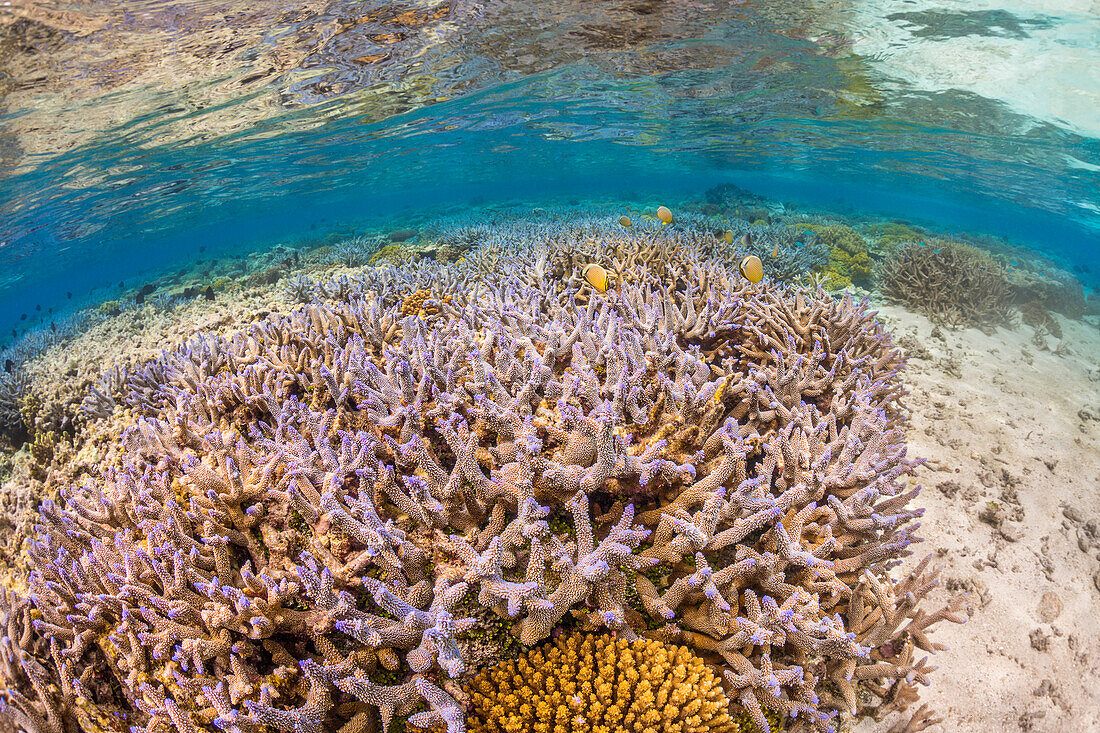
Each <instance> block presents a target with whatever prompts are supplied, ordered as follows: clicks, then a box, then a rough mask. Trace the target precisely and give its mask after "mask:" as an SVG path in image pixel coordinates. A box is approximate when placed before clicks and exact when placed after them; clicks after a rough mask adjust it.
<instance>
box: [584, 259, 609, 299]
mask: <svg viewBox="0 0 1100 733" xmlns="http://www.w3.org/2000/svg"><path fill="white" fill-rule="evenodd" d="M581 275H582V276H583V277H584V279H585V281H586V282H587V283H588V284H589V285H591V286H592V287H594V288H595V289H596V290H599V291H600V292H601V293H606V292H607V289H608V288H609V287H611V278H609V277H608V276H607V270H605V269H603V268H602V267H600V266H599V265H597V264H595V263H591V264H588V265H585V266H584V270H583V271H581Z"/></svg>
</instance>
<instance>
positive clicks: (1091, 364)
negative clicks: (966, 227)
mask: <svg viewBox="0 0 1100 733" xmlns="http://www.w3.org/2000/svg"><path fill="white" fill-rule="evenodd" d="M1055 317H1056V318H1058V319H1059V321H1060V325H1061V326H1062V328H1063V335H1064V336H1065V341H1066V342H1067V343H1069V344H1072V345H1071V346H1069V347H1068V352H1067V353H1062V354H1057V353H1054V352H1053V351H1052V350H1051V349H1052V348H1054V344H1053V343H1052V344H1049V345H1048V348H1045V349H1041V348H1039V347H1037V346H1036V343H1035V339H1034V333H1035V332H1034V329H1032V328H1031V327H1030V326H1026V325H1019V326H1017V327H1015V328H1010V329H1006V328H999V329H997V330H996V332H994V333H993V334H985V333H983V332H981V331H979V330H977V329H962V330H947V329H939V328H936V327H935V326H934V325H933V324H932V323H930V322H929V320H928V319H927V318H925V317H924V316H921V315H919V314H916V313H912V312H911V311H908V310H906V309H904V308H902V307H899V306H893V305H886V306H883V307H882V309H881V318H882V320H883V321H884V323H885V324H886V325H887V327H888V329H889V330H890V331H891V332H893V333H894V335H895V336H896V337H897V338H899V339H900V341H901V343H902V344H903V345H904V346H905V347H906V348H907V349H908V350H909V352H910V361H909V364H908V367H907V369H906V382H907V384H908V385H909V391H910V395H909V397H908V399H907V402H908V405H909V408H910V410H911V411H912V427H911V429H910V431H909V435H908V438H909V450H910V454H911V455H914V456H920V457H923V458H926V459H927V463H926V464H925V469H924V470H923V471H921V472H920V474H919V476H918V477H917V478H918V480H919V482H920V483H921V484H922V485H923V486H924V490H923V491H922V492H921V494H920V496H919V497H918V500H917V503H918V504H920V505H921V506H924V507H925V508H926V512H925V515H924V517H923V518H922V520H921V522H922V524H921V530H920V532H919V533H918V534H920V535H921V536H922V537H924V540H925V541H924V543H923V545H918V546H916V547H914V548H913V550H914V554H913V557H914V558H919V557H923V555H924V554H925V553H927V552H932V553H934V554H935V556H936V561H937V562H939V563H940V564H942V565H943V566H944V573H943V578H944V581H945V582H944V586H943V587H942V588H941V589H940V590H939V591H938V593H939V595H940V597H941V598H946V597H947V596H949V595H950V594H951V593H953V592H957V591H959V590H966V591H969V592H970V594H971V597H970V604H969V610H968V613H969V615H970V620H969V622H968V623H966V624H963V625H954V624H944V625H942V626H939V627H937V631H936V634H935V641H936V642H937V643H941V644H945V645H946V646H947V647H948V649H945V650H944V651H941V652H939V653H938V654H936V655H935V658H934V659H933V660H932V661H933V663H934V664H936V665H937V666H938V667H939V669H938V670H937V671H936V673H935V675H934V678H933V681H932V685H931V687H929V688H926V689H925V690H923V691H922V693H921V701H922V702H923V703H928V704H929V705H930V706H931V707H932V708H934V709H935V710H936V713H937V715H938V716H939V717H941V718H942V719H943V723H941V724H939V725H937V726H934V727H932V728H930V729H929V730H943V731H959V732H962V731H967V732H969V731H973V732H975V733H977V732H978V731H993V730H1003V731H1012V730H1017V729H1019V730H1025V731H1068V730H1074V731H1097V730H1100V688H1097V686H1096V685H1095V684H1094V682H1095V680H1096V679H1097V676H1098V675H1100V624H1098V623H1097V620H1096V605H1097V603H1098V602H1100V362H1098V360H1097V355H1098V354H1100V329H1097V328H1096V327H1094V326H1092V325H1089V324H1088V323H1086V322H1083V321H1074V320H1070V319H1066V318H1062V317H1060V316H1055ZM880 729H881V727H880V725H879V724H875V723H873V722H870V721H867V722H864V723H863V724H861V725H860V726H859V727H858V728H857V730H859V731H863V732H866V733H870V731H875V730H880Z"/></svg>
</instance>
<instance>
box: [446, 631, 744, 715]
mask: <svg viewBox="0 0 1100 733" xmlns="http://www.w3.org/2000/svg"><path fill="white" fill-rule="evenodd" d="M469 689H470V691H471V694H470V700H471V708H472V709H471V712H470V714H469V717H468V723H467V727H468V730H469V731H470V733H521V732H522V731H532V732H533V733H551V732H552V731H559V730H570V731H577V732H578V733H581V732H582V731H601V730H607V731H612V730H621V731H655V730H663V731H675V732H676V733H707V732H712V733H738V731H739V730H740V726H738V725H737V723H736V722H734V720H733V718H732V717H731V716H730V713H729V708H730V701H729V700H728V699H727V698H726V695H725V693H724V692H723V691H722V684H721V681H720V680H719V678H718V677H717V676H715V674H714V673H713V672H712V671H711V669H710V668H709V667H707V665H706V663H705V662H704V661H703V660H702V659H701V658H699V657H698V656H696V655H695V654H693V653H692V652H691V650H689V649H687V648H685V647H682V646H672V645H669V644H662V643H661V642H658V641H653V640H641V639H639V640H635V641H634V642H627V641H626V640H625V639H618V640H615V639H612V638H611V637H609V636H606V635H598V636H597V635H592V634H584V635H581V634H572V635H568V636H561V637H559V638H558V639H557V640H556V641H555V642H554V643H553V644H552V645H549V646H546V647H539V648H536V649H534V650H532V651H530V652H528V653H527V654H525V655H524V656H522V657H520V659H518V660H516V661H509V662H505V663H502V664H500V665H497V666H495V667H493V668H491V669H488V670H486V671H484V672H482V673H481V674H479V675H478V676H477V677H476V678H474V680H473V681H472V682H471V683H470V684H469Z"/></svg>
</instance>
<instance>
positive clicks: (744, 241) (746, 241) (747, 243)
mask: <svg viewBox="0 0 1100 733" xmlns="http://www.w3.org/2000/svg"><path fill="white" fill-rule="evenodd" d="M741 246H742V247H751V246H752V237H751V236H749V233H748V232H745V233H744V234H742V235H741Z"/></svg>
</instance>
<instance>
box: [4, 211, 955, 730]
mask: <svg viewBox="0 0 1100 733" xmlns="http://www.w3.org/2000/svg"><path fill="white" fill-rule="evenodd" d="M666 229H667V231H662V230H660V229H658V228H657V227H656V226H652V227H650V226H647V225H639V226H638V227H637V231H636V232H631V233H629V234H625V235H624V234H623V233H622V232H621V231H620V230H621V227H620V228H616V227H615V226H613V225H609V224H608V222H606V221H594V220H593V221H575V222H573V223H571V224H570V225H569V226H559V225H554V226H549V225H544V224H539V223H532V224H527V225H524V226H515V227H512V228H511V229H510V230H508V231H506V232H505V233H504V234H500V233H497V234H495V235H493V236H492V237H487V238H486V239H485V240H483V241H482V242H481V243H480V244H479V246H478V247H477V248H476V249H474V250H472V251H470V252H469V253H468V254H467V256H466V257H465V259H464V261H463V262H461V263H458V264H454V265H446V264H442V263H437V262H430V261H419V262H417V263H416V264H415V265H412V264H399V265H397V266H392V265H386V266H384V267H380V268H372V269H368V270H365V271H363V272H361V273H357V274H352V275H341V276H339V277H337V278H333V279H331V280H329V281H325V282H320V283H314V282H313V281H311V280H306V279H304V278H303V279H302V280H300V281H299V282H298V290H299V292H300V293H301V296H300V297H301V298H302V299H306V298H308V300H309V301H310V302H309V303H308V304H307V305H305V306H303V307H301V308H299V309H298V310H296V311H294V312H293V313H290V314H287V315H280V314H272V315H268V316H266V317H265V318H263V319H262V320H260V321H258V322H256V323H254V324H253V325H251V326H250V327H248V328H246V329H244V330H241V331H240V332H238V333H235V334H230V335H226V336H212V335H201V336H199V337H196V338H195V339H193V340H192V341H190V342H188V343H187V344H185V345H184V346H182V347H180V348H178V349H174V350H169V351H166V352H164V353H163V354H162V355H161V356H160V357H158V358H156V359H153V360H151V361H149V362H147V363H145V364H140V365H135V366H132V367H127V368H119V369H116V370H113V371H112V372H111V373H109V374H108V375H106V376H105V378H104V380H103V381H102V382H101V383H100V385H98V386H97V388H96V390H95V391H94V392H93V394H92V396H91V397H90V399H89V401H88V402H86V406H87V411H88V414H89V416H92V415H94V416H95V417H96V418H98V420H97V423H96V424H97V425H99V427H98V428H97V429H99V430H101V434H102V435H103V436H105V437H104V442H103V446H104V448H103V453H102V455H99V456H97V457H96V460H95V461H94V462H89V464H88V465H87V467H86V470H85V472H84V474H83V475H82V477H81V478H80V480H79V481H74V482H73V483H71V484H70V485H68V486H65V487H64V488H63V489H62V491H61V492H60V493H59V495H58V497H57V499H56V500H47V501H45V502H43V504H42V505H41V508H40V511H39V516H38V525H37V527H36V530H35V535H34V537H33V538H32V539H31V542H30V543H29V550H28V558H27V560H28V561H29V564H30V567H31V572H30V575H29V579H28V588H27V590H26V592H23V591H20V594H19V597H18V598H16V599H15V600H14V601H10V602H9V604H8V605H9V606H10V607H12V608H16V609H17V612H16V616H10V614H9V616H10V617H13V618H14V617H17V618H18V619H20V620H19V621H18V624H23V627H19V628H17V635H18V638H19V639H20V647H19V648H20V649H22V650H23V651H22V652H21V653H20V654H19V655H17V658H18V659H19V660H20V661H19V668H20V669H21V670H24V671H11V670H9V671H7V672H5V674H9V678H8V680H9V681H10V686H11V689H13V690H17V691H18V692H19V694H20V695H22V696H23V697H22V698H20V699H19V700H18V701H14V698H11V699H8V700H6V701H5V702H6V703H7V704H8V705H16V704H18V705H19V709H20V710H23V711H24V712H23V713H22V714H23V715H24V716H25V717H27V719H28V720H31V717H30V713H28V712H26V711H32V712H34V713H35V714H37V715H38V716H39V717H40V718H41V720H42V721H43V722H42V724H41V725H40V724H39V722H38V719H33V720H32V722H31V723H27V724H25V725H26V726H29V727H30V729H31V730H32V731H34V733H37V731H39V730H43V731H44V730H51V731H56V730H60V728H57V725H55V724H54V722H51V721H60V723H58V725H62V726H63V727H64V728H72V727H73V726H74V725H77V724H79V725H80V727H83V728H84V729H86V730H92V729H93V727H89V726H90V725H91V722H88V721H83V722H81V721H82V718H81V716H85V717H87V716H89V715H92V712H90V711H95V713H94V714H95V715H96V716H97V717H96V720H95V721H93V722H94V725H95V727H94V729H96V730H104V731H124V730H130V729H131V728H132V727H136V728H137V729H139V730H141V729H144V730H146V731H148V732H149V733H161V731H164V730H166V729H167V728H169V727H172V728H177V729H179V730H181V731H183V732H184V733H190V732H191V731H197V730H212V729H214V728H218V729H221V730H224V731H227V732H228V733H259V731H261V730H262V729H263V728H265V727H266V728H268V729H273V730H286V731H290V730H294V731H303V732H310V731H321V730H335V729H337V728H340V727H341V726H346V728H345V730H348V731H354V730H364V729H366V727H367V726H369V725H372V724H373V723H372V722H371V721H373V720H375V718H376V716H379V717H380V720H381V722H382V724H383V725H384V726H388V724H389V723H390V721H392V720H395V719H406V720H407V721H408V724H410V725H411V726H418V727H423V728H432V727H436V728H438V729H443V728H445V729H447V730H448V731H452V732H456V731H461V730H463V729H464V727H465V725H466V723H465V718H466V712H467V709H468V706H469V705H470V704H471V702H470V700H469V697H468V695H466V694H465V693H464V691H463V685H464V684H466V683H467V682H469V680H470V679H471V678H472V677H474V676H475V675H476V674H477V671H478V667H479V666H484V665H489V664H492V663H495V662H496V661H497V660H498V659H499V657H500V655H502V654H506V655H511V654H513V653H514V652H515V651H517V650H518V649H519V648H520V647H521V646H531V645H535V644H538V643H540V642H543V641H544V640H546V639H547V638H548V637H551V636H553V635H554V634H556V633H558V632H559V631H560V630H561V629H563V628H566V629H567V628H577V629H578V630H583V631H597V630H601V629H602V630H606V631H610V632H612V633H613V634H614V635H615V637H616V638H617V639H619V640H622V643H624V644H626V643H635V642H637V640H639V639H640V638H647V639H651V640H653V642H654V643H656V642H661V643H662V644H677V645H682V646H685V647H687V648H689V649H691V650H692V652H693V653H694V654H696V655H698V656H699V657H701V658H702V659H704V660H705V661H706V662H707V663H708V664H711V665H715V667H716V668H717V669H718V670H719V671H720V672H721V677H722V681H723V683H724V686H725V690H726V694H727V695H728V697H729V698H730V699H731V700H736V701H737V704H738V706H740V707H739V708H738V710H742V709H743V712H744V714H745V715H747V716H748V717H749V718H751V720H752V722H753V725H755V726H756V727H757V728H759V729H760V730H762V731H766V730H770V729H771V726H772V725H773V724H774V722H775V721H776V719H777V718H776V716H777V715H778V716H780V717H783V718H785V719H786V720H787V721H788V723H789V727H790V728H791V729H795V730H798V729H810V730H818V731H825V730H829V729H830V728H831V727H832V725H833V722H832V721H833V718H834V717H835V716H836V715H837V714H839V713H840V712H843V713H844V714H846V715H876V716H879V715H882V714H885V713H886V712H888V711H890V710H894V709H902V708H905V707H906V706H907V705H909V704H911V703H912V701H913V700H914V699H915V697H916V692H915V689H916V685H918V684H926V683H927V673H928V672H929V671H930V670H931V667H930V666H929V665H928V664H927V660H926V659H925V658H923V657H922V656H921V655H920V654H919V652H920V651H924V652H932V651H934V650H935V649H936V646H935V645H934V644H933V643H932V642H931V641H929V639H928V638H927V636H926V631H927V629H928V627H929V626H930V625H931V624H933V623H935V622H937V621H940V620H943V619H949V620H953V621H958V620H961V619H959V618H958V616H957V611H958V605H957V604H954V603H953V604H951V605H950V606H949V607H947V608H945V609H941V610H940V611H937V612H934V613H928V612H926V611H924V610H922V609H920V608H919V607H918V603H919V601H920V600H921V599H922V598H923V597H924V596H925V595H926V594H927V592H928V591H929V590H930V589H931V588H932V587H933V586H934V585H935V582H936V579H935V573H934V572H929V571H928V570H927V564H922V565H920V566H918V568H917V570H916V571H914V573H913V574H911V575H910V576H908V577H906V578H903V579H901V580H900V581H899V580H894V579H892V578H891V577H890V574H889V570H890V568H891V567H892V566H893V565H894V564H896V563H897V561H898V560H899V559H900V558H902V557H904V556H906V555H907V554H909V549H908V548H909V545H911V543H913V542H915V541H918V538H917V537H916V536H915V535H914V531H915V529H916V526H917V525H916V523H915V522H914V520H915V519H916V518H917V517H919V515H920V513H921V512H920V510H917V509H913V508H910V507H909V506H908V503H909V502H910V501H911V500H912V499H913V498H914V497H915V496H916V494H917V489H916V488H914V487H912V486H911V485H909V484H908V483H907V482H906V480H905V477H906V476H907V475H908V474H910V473H911V472H912V471H913V470H914V469H915V467H916V466H917V465H918V461H915V460H912V459H909V458H907V457H906V452H905V445H904V437H903V427H904V423H905V411H904V408H903V406H902V405H901V399H902V397H903V396H904V391H903V389H902V387H901V384H900V380H899V371H900V369H901V366H902V359H901V356H900V352H899V350H898V349H897V348H895V347H894V346H893V344H892V343H891V342H890V339H889V337H888V336H887V335H886V334H885V332H884V331H883V329H882V327H881V326H880V325H878V324H877V323H876V322H875V320H874V317H873V313H871V312H870V311H869V310H868V307H867V304H866V303H865V302H864V303H857V302H854V301H853V300H852V299H851V298H850V297H845V298H842V299H836V298H833V297H831V296H829V295H827V294H825V293H822V292H817V293H811V292H807V291H800V290H795V289H791V288H787V287H782V286H779V285H776V284H772V283H768V282H767V281H765V283H762V284H760V285H750V284H748V283H746V282H745V281H744V280H743V279H742V278H741V277H740V276H739V275H738V274H737V271H736V265H735V264H731V262H730V260H731V259H732V257H731V256H730V255H731V253H730V252H728V251H725V250H724V249H723V248H722V247H717V248H715V245H714V242H715V240H714V237H713V234H712V233H709V232H707V233H703V232H695V231H691V230H689V229H686V228H676V227H667V228H666ZM793 232H795V233H797V230H793ZM521 235H522V236H521ZM775 236H788V237H792V240H791V245H790V246H791V248H792V249H806V250H812V251H818V249H820V251H821V252H824V245H822V244H820V242H819V240H817V238H816V237H813V238H812V242H813V243H815V244H812V245H811V240H802V241H799V240H798V239H797V237H796V236H795V234H794V233H792V230H789V229H787V228H784V229H783V231H782V232H779V231H777V232H776V233H775ZM761 239H764V236H763V235H762V236H761ZM509 241H511V242H526V243H527V244H525V245H522V246H521V245H518V244H509ZM532 242H533V243H536V244H535V245H532V244H531V243H532ZM755 246H763V247H769V250H770V249H771V248H774V247H776V246H777V244H772V245H770V246H769V245H768V244H759V243H757V244H756V245H755ZM708 252H720V253H721V256H718V255H715V254H708ZM601 258H602V259H601ZM596 259H601V261H603V262H606V263H607V267H608V270H609V272H613V273H614V274H615V277H614V285H613V287H612V288H611V289H610V290H609V291H608V292H607V293H606V294H598V293H593V292H592V290H591V288H586V286H585V285H584V284H583V279H582V278H581V277H580V272H581V269H582V266H583V264H584V263H585V262H587V261H594V260H596ZM119 407H123V408H125V409H118V408H119ZM27 602H29V603H30V604H31V605H30V606H29V607H28V606H27V605H26V603H27ZM28 608H29V609H30V610H27V609H28ZM31 617H33V618H32V623H31V624H30V626H29V629H30V630H29V631H26V630H25V629H24V627H26V623H25V620H26V619H28V618H31ZM18 624H16V626H18ZM502 632H511V633H512V634H514V636H509V637H508V639H507V640H506V639H504V638H503V637H504V636H505V635H506V634H502ZM10 635H11V633H9V636H10ZM13 638H14V637H13ZM638 643H641V642H638ZM506 650H507V651H506ZM35 665H38V666H37V667H36V666H35ZM38 667H41V668H42V669H43V670H46V672H47V673H48V675H49V679H50V680H51V685H50V686H48V688H44V689H42V690H39V689H38V687H37V686H36V685H34V684H32V683H31V682H30V681H29V680H28V679H27V675H28V673H27V672H26V671H25V670H28V669H31V670H34V673H35V674H37V669H38ZM20 675H24V676H20ZM74 721H76V722H74Z"/></svg>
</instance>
